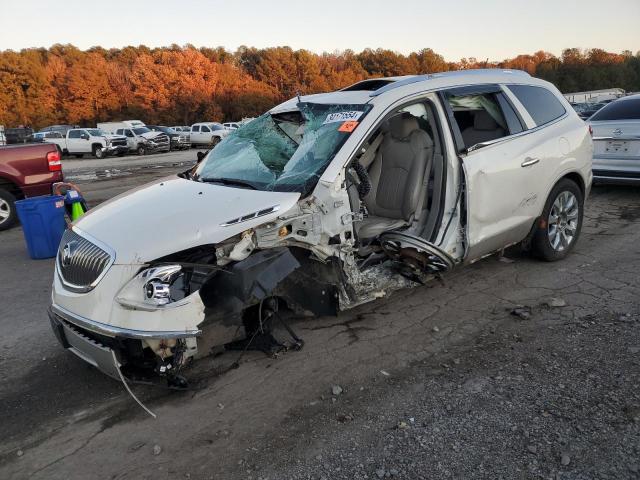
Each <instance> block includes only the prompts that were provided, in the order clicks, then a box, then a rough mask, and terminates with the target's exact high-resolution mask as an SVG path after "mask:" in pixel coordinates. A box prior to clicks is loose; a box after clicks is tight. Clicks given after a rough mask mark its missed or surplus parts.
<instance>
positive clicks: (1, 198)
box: [0, 188, 18, 231]
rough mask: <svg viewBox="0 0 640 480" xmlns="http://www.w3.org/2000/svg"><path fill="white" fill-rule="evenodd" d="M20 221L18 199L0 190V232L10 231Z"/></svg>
mask: <svg viewBox="0 0 640 480" xmlns="http://www.w3.org/2000/svg"><path fill="white" fill-rule="evenodd" d="M17 221H18V215H17V214H16V197H14V196H13V195H11V193H9V192H7V191H6V190H2V189H1V188H0V231H2V230H8V229H9V228H11V227H13V226H14V225H15V224H16V222H17Z"/></svg>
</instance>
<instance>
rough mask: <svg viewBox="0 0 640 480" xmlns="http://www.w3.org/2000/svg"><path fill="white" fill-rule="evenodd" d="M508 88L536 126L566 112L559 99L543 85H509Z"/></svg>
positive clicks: (551, 120)
mask: <svg viewBox="0 0 640 480" xmlns="http://www.w3.org/2000/svg"><path fill="white" fill-rule="evenodd" d="M508 88H509V90H511V92H512V93H513V94H514V95H515V96H516V98H517V99H518V100H519V101H520V103H522V105H523V106H524V108H525V109H526V110H527V112H529V115H531V118H533V121H534V122H535V123H536V126H538V127H539V126H540V125H544V124H546V123H549V122H553V121H554V120H556V119H557V118H560V117H561V116H562V115H564V114H565V112H566V110H565V108H564V106H563V105H562V103H560V100H558V98H557V97H556V96H555V95H554V94H553V93H551V92H550V91H549V90H547V89H546V88H544V87H534V86H531V85H509V86H508Z"/></svg>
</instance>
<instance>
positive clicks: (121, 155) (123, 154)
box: [118, 153, 126, 157]
mask: <svg viewBox="0 0 640 480" xmlns="http://www.w3.org/2000/svg"><path fill="white" fill-rule="evenodd" d="M125 155H126V154H125V153H119V154H118V156H119V157H124V156H125Z"/></svg>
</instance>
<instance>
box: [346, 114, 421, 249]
mask: <svg viewBox="0 0 640 480" xmlns="http://www.w3.org/2000/svg"><path fill="white" fill-rule="evenodd" d="M432 156H433V140H432V139H431V137H430V136H429V134H428V133H427V132H425V131H424V130H422V129H421V128H420V126H419V124H418V120H417V119H416V118H415V117H414V116H413V115H411V114H410V113H407V112H403V113H401V114H400V115H396V116H394V117H392V118H391V119H389V128H388V131H387V133H385V136H384V138H383V140H382V143H381V144H380V148H379V149H378V151H377V153H376V156H375V159H374V160H373V163H372V164H371V167H370V168H369V178H370V181H371V191H370V192H369V194H368V195H367V196H366V197H365V198H364V203H365V205H366V207H367V210H368V212H369V216H367V217H365V218H364V219H363V220H362V222H360V225H359V227H358V236H359V237H360V238H361V239H372V238H375V237H377V236H378V235H380V234H381V233H383V232H386V231H389V230H394V229H396V228H400V227H403V226H405V225H408V224H409V223H410V222H411V220H413V217H414V216H415V213H416V208H417V207H418V203H419V202H418V200H419V198H420V195H421V194H425V192H424V189H423V188H422V182H423V178H424V174H425V171H426V170H427V168H429V169H430V168H431V160H432Z"/></svg>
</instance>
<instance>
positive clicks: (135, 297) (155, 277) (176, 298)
mask: <svg viewBox="0 0 640 480" xmlns="http://www.w3.org/2000/svg"><path fill="white" fill-rule="evenodd" d="M202 275H203V272H198V271H196V269H195V268H194V267H185V266H183V265H159V266H154V267H150V268H147V269H145V270H143V271H142V272H140V273H138V274H137V275H136V276H135V277H134V278H133V279H132V280H130V281H129V282H128V283H127V284H126V285H125V286H124V287H123V288H122V290H120V292H119V293H118V295H117V297H116V301H117V302H118V303H119V304H120V305H123V306H125V307H128V308H132V309H135V310H147V311H153V310H159V309H162V308H171V307H179V306H181V305H184V304H185V303H188V299H187V297H188V296H189V295H191V294H192V293H194V292H196V291H197V290H198V289H199V288H200V285H201V281H198V278H200V279H202ZM206 276H207V275H206V274H204V277H205V278H206ZM194 277H197V278H194Z"/></svg>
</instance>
